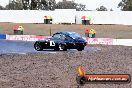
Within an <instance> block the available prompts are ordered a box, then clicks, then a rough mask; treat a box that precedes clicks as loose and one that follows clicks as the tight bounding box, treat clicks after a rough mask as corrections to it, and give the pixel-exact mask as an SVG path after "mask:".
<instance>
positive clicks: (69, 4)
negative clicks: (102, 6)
mask: <svg viewBox="0 0 132 88" xmlns="http://www.w3.org/2000/svg"><path fill="white" fill-rule="evenodd" d="M85 8H86V6H85V5H83V4H77V3H75V2H74V1H67V0H63V1H60V2H58V3H57V4H56V9H76V10H77V11H84V10H85Z"/></svg>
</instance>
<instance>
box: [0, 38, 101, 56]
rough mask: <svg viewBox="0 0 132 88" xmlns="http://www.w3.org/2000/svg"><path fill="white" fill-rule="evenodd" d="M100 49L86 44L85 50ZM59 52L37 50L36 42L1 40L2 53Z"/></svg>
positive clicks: (74, 50) (0, 51) (73, 50)
mask: <svg viewBox="0 0 132 88" xmlns="http://www.w3.org/2000/svg"><path fill="white" fill-rule="evenodd" d="M98 50H101V49H100V48H95V47H88V46H86V47H85V49H84V51H83V52H94V51H98ZM57 52H61V51H54V50H43V51H36V50H35V49H34V42H27V41H11V40H0V54H10V53H16V54H26V53H57ZM67 52H73V53H74V52H78V51H77V50H76V49H70V50H68V51H67Z"/></svg>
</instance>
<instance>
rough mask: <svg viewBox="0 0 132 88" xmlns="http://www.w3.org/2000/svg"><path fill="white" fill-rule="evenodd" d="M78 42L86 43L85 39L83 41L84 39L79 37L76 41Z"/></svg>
mask: <svg viewBox="0 0 132 88" xmlns="http://www.w3.org/2000/svg"><path fill="white" fill-rule="evenodd" d="M74 40H75V41H76V42H86V40H85V39H83V38H82V37H78V38H75V39H74Z"/></svg>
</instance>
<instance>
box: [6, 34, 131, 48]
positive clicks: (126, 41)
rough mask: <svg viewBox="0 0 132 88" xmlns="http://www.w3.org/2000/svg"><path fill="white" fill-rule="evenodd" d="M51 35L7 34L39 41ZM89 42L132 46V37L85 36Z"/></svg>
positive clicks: (8, 37) (18, 38)
mask: <svg viewBox="0 0 132 88" xmlns="http://www.w3.org/2000/svg"><path fill="white" fill-rule="evenodd" d="M47 37H50V36H36V35H6V40H21V41H37V40H43V39H45V38H47ZM84 39H86V40H87V42H88V44H102V45H123V46H132V39H113V38H85V37H84Z"/></svg>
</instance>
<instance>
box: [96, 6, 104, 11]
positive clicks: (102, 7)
mask: <svg viewBox="0 0 132 88" xmlns="http://www.w3.org/2000/svg"><path fill="white" fill-rule="evenodd" d="M96 10H97V11H107V8H106V7H104V6H100V7H99V8H96Z"/></svg>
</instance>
